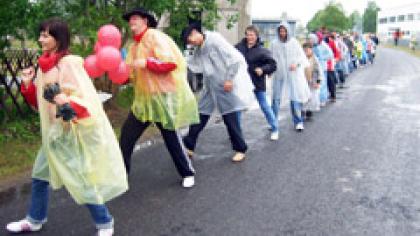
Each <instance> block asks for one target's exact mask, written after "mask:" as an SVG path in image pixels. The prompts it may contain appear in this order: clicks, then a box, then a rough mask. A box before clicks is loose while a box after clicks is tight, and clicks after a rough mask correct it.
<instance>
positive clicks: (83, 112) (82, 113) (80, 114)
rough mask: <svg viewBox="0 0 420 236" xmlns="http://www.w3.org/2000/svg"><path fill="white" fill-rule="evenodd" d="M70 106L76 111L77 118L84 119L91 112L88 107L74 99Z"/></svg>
mask: <svg viewBox="0 0 420 236" xmlns="http://www.w3.org/2000/svg"><path fill="white" fill-rule="evenodd" d="M70 106H71V108H73V110H74V111H75V112H76V117H77V119H84V118H88V117H89V116H90V113H89V111H88V110H87V109H86V107H83V106H81V105H79V104H78V103H76V102H74V101H70Z"/></svg>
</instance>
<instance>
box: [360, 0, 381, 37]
mask: <svg viewBox="0 0 420 236" xmlns="http://www.w3.org/2000/svg"><path fill="white" fill-rule="evenodd" d="M379 10H380V8H379V7H378V5H376V2H375V1H369V2H368V5H367V7H366V9H365V12H364V13H363V32H371V33H376V19H377V17H378V11H379Z"/></svg>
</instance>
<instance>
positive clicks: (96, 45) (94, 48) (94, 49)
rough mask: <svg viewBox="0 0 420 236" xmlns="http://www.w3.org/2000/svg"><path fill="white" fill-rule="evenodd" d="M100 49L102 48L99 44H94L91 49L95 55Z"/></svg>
mask: <svg viewBox="0 0 420 236" xmlns="http://www.w3.org/2000/svg"><path fill="white" fill-rule="evenodd" d="M101 48H102V45H101V44H100V43H99V42H96V43H95V46H94V47H93V51H94V52H95V53H98V52H99V50H100V49H101Z"/></svg>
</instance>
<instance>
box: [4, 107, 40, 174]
mask: <svg viewBox="0 0 420 236" xmlns="http://www.w3.org/2000/svg"><path fill="white" fill-rule="evenodd" d="M40 139H41V135H40V130H39V118H38V115H37V114H34V113H30V112H27V113H26V115H25V117H14V119H13V120H11V121H8V122H7V123H4V124H2V125H1V126H0V150H1V151H0V179H2V180H3V179H5V178H7V177H11V176H13V175H15V174H18V173H22V172H24V171H26V170H29V169H30V168H31V166H32V164H33V161H34V159H35V157H36V154H37V151H38V149H39V147H40V144H41V141H40Z"/></svg>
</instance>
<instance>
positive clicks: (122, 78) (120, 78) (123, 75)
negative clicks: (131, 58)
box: [108, 61, 130, 84]
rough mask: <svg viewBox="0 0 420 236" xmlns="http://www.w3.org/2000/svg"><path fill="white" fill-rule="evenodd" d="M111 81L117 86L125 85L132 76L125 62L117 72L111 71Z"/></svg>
mask: <svg viewBox="0 0 420 236" xmlns="http://www.w3.org/2000/svg"><path fill="white" fill-rule="evenodd" d="M108 75H109V79H110V80H111V81H112V82H113V83H115V84H125V83H126V82H127V80H128V76H129V75H130V69H129V68H128V66H127V64H125V62H124V61H122V62H121V63H120V65H119V66H118V68H117V69H116V70H113V71H110V72H109V73H108Z"/></svg>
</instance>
